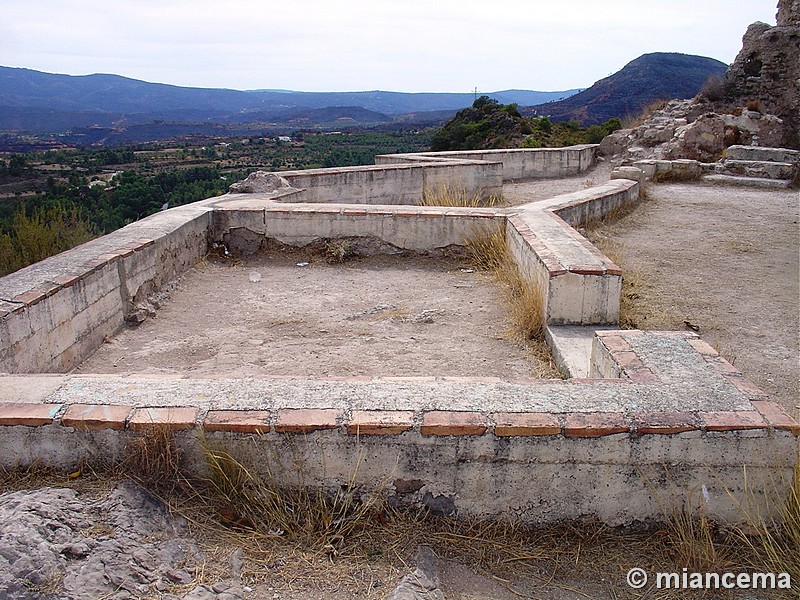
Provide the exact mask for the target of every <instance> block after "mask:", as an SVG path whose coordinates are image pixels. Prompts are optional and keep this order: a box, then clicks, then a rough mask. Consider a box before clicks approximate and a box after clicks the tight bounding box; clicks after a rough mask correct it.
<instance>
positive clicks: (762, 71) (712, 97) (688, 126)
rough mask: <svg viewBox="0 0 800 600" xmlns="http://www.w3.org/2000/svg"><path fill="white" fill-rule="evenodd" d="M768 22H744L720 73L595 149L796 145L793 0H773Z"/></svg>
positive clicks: (707, 154)
mask: <svg viewBox="0 0 800 600" xmlns="http://www.w3.org/2000/svg"><path fill="white" fill-rule="evenodd" d="M776 22H777V25H776V26H774V27H771V26H769V25H767V24H766V23H753V24H752V25H750V27H748V29H747V32H746V33H745V34H744V37H743V38H742V50H741V51H740V52H739V54H738V55H737V57H736V60H735V61H734V62H733V64H731V66H730V67H729V68H728V70H727V71H726V72H725V75H724V76H723V77H720V78H717V79H711V80H709V82H708V83H707V84H706V85H705V86H704V88H703V90H702V91H701V92H700V93H699V94H698V95H697V96H695V97H694V98H693V99H691V100H673V101H671V102H668V103H665V104H664V105H663V106H662V107H661V108H659V109H658V110H654V111H653V112H651V113H650V115H649V116H648V117H647V118H646V119H644V120H643V121H642V122H640V123H638V124H636V125H635V126H634V127H631V128H629V129H621V130H619V131H617V132H615V133H613V134H612V135H610V136H608V137H607V138H606V139H605V140H603V143H602V145H601V153H604V154H606V155H614V156H618V157H619V158H621V159H622V160H623V161H624V162H632V161H636V160H639V159H644V158H663V159H677V158H689V159H694V160H700V161H705V162H713V161H716V160H718V159H719V158H720V157H721V155H722V153H723V151H724V150H725V149H726V148H727V147H729V146H731V145H735V144H741V145H746V146H771V147H784V148H794V149H800V133H799V131H800V115H798V106H800V0H779V2H778V13H777V18H776Z"/></svg>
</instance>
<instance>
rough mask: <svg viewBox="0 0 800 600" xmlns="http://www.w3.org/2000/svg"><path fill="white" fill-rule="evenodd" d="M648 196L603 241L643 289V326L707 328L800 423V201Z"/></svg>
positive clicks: (783, 194)
mask: <svg viewBox="0 0 800 600" xmlns="http://www.w3.org/2000/svg"><path fill="white" fill-rule="evenodd" d="M647 197H648V200H647V201H645V202H644V203H643V204H642V205H641V206H640V207H639V208H637V209H636V210H635V211H633V212H632V213H630V214H629V215H627V216H626V217H624V218H622V219H621V220H619V221H617V222H615V223H613V224H611V225H608V226H605V227H602V228H601V229H600V230H598V232H597V233H598V234H599V235H600V237H601V238H604V239H601V245H602V247H603V249H604V251H608V252H610V253H612V254H614V255H615V256H614V258H615V260H617V261H618V262H619V264H620V266H621V267H622V268H623V271H624V272H626V273H627V275H626V277H628V278H629V280H631V281H633V282H634V284H635V285H634V287H633V288H632V289H630V290H628V292H629V293H630V294H633V295H634V297H633V298H632V300H633V302H632V304H633V314H632V318H633V320H634V324H635V325H636V326H638V327H639V328H642V329H670V330H686V329H687V328H689V327H693V328H698V329H699V334H700V336H701V337H702V338H703V339H705V340H706V341H707V342H708V343H709V344H711V345H712V346H714V347H715V348H717V349H718V350H719V351H720V353H721V354H722V355H723V356H724V357H725V358H726V359H727V360H728V361H730V362H732V363H733V364H734V365H736V366H737V367H738V368H739V369H740V370H741V371H742V372H743V373H744V375H745V376H746V377H748V378H749V379H751V380H752V381H754V382H755V383H756V384H757V385H758V386H759V387H761V389H763V390H764V391H765V392H767V393H768V394H769V395H770V396H771V397H772V398H773V399H774V400H776V401H778V402H780V403H781V404H782V405H783V406H784V408H786V409H787V410H788V411H789V412H790V413H791V412H794V413H795V415H798V414H800V412H799V411H800V406H798V404H800V391H798V382H800V348H798V340H800V337H799V336H800V331H798V321H799V320H800V225H798V219H799V216H798V211H799V210H800V208H799V206H800V193H798V191H797V190H782V191H774V190H760V189H753V188H742V187H719V186H714V185H707V184H704V185H701V184H658V185H652V186H650V187H649V188H648V191H647ZM609 242H610V243H609ZM687 322H688V325H687Z"/></svg>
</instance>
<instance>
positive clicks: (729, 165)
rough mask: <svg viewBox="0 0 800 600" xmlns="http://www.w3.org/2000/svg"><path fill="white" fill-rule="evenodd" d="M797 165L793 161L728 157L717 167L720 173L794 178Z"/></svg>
mask: <svg viewBox="0 0 800 600" xmlns="http://www.w3.org/2000/svg"><path fill="white" fill-rule="evenodd" d="M796 168H797V167H796V166H795V165H793V164H792V163H785V162H770V161H764V160H731V159H729V158H726V159H725V160H723V161H721V162H720V163H718V165H717V168H716V169H715V170H716V172H717V174H720V175H740V176H744V177H762V178H765V179H792V178H793V177H794V172H795V169H796Z"/></svg>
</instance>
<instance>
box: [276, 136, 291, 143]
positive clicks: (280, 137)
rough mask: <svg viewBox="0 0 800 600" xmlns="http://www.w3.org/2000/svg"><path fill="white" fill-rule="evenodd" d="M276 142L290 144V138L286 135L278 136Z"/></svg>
mask: <svg viewBox="0 0 800 600" xmlns="http://www.w3.org/2000/svg"><path fill="white" fill-rule="evenodd" d="M278 141H279V142H291V141H292V138H290V137H289V136H288V135H279V136H278Z"/></svg>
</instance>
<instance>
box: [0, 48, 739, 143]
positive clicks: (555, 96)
mask: <svg viewBox="0 0 800 600" xmlns="http://www.w3.org/2000/svg"><path fill="white" fill-rule="evenodd" d="M726 68H727V66H726V65H725V64H724V63H721V62H719V61H717V60H714V59H711V58H706V57H702V56H692V55H686V54H676V53H653V54H645V55H643V56H640V57H639V58H637V59H636V60H633V61H631V62H630V63H628V64H627V65H625V67H623V68H622V69H621V70H620V71H618V72H617V73H614V74H613V75H611V76H609V77H607V78H605V79H601V80H600V81H598V82H597V83H595V84H594V85H593V86H591V87H590V88H588V89H580V88H578V89H570V90H563V91H557V92H539V91H532V90H503V91H498V92H493V93H489V94H483V93H482V95H488V96H491V97H492V98H494V99H495V100H497V101H498V102H500V103H501V104H510V103H516V104H518V105H519V106H520V107H523V108H522V109H521V110H520V112H522V113H523V114H539V115H547V116H549V117H550V118H551V119H552V120H554V121H566V120H569V119H571V118H574V119H576V120H577V121H579V122H581V123H582V124H583V125H590V124H593V123H599V122H602V121H605V120H606V119H608V118H610V117H625V116H629V115H635V114H638V113H639V112H641V110H642V109H643V108H644V107H645V106H646V105H647V104H649V103H650V102H652V101H653V100H658V99H669V98H690V97H692V96H694V95H695V94H697V92H698V91H699V90H700V87H701V86H702V85H703V83H704V82H705V81H706V80H707V79H708V78H709V77H710V76H712V75H720V74H723V73H724V72H725V69H726ZM475 97H476V96H475V95H474V94H464V93H460V94H459V93H404V92H387V91H368V92H295V91H288V90H252V91H240V90H230V89H210V88H190V87H180V86H174V85H167V84H161V83H148V82H145V81H140V80H136V79H130V78H127V77H122V76H119V75H102V74H95V75H83V76H73V75H58V74H52V73H43V72H40V71H34V70H31V69H23V68H13V67H0V132H6V133H9V132H10V133H22V132H25V133H34V134H56V133H57V134H63V135H62V136H61V139H63V140H64V141H67V142H70V143H76V144H80V145H85V144H91V143H107V144H124V143H136V142H142V141H150V140H155V139H167V138H172V137H176V136H185V135H207V136H208V135H212V136H220V135H239V134H259V133H278V132H287V133H288V132H290V131H292V130H297V129H315V128H327V129H331V128H344V127H348V126H354V125H359V126H369V125H377V126H383V127H387V126H393V125H395V124H409V123H410V124H414V125H424V124H437V125H440V124H443V123H444V122H446V121H447V120H448V119H450V118H452V117H453V116H454V115H455V113H456V111H458V110H460V109H462V108H465V107H468V106H470V105H471V104H472V102H473V100H474V99H475Z"/></svg>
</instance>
